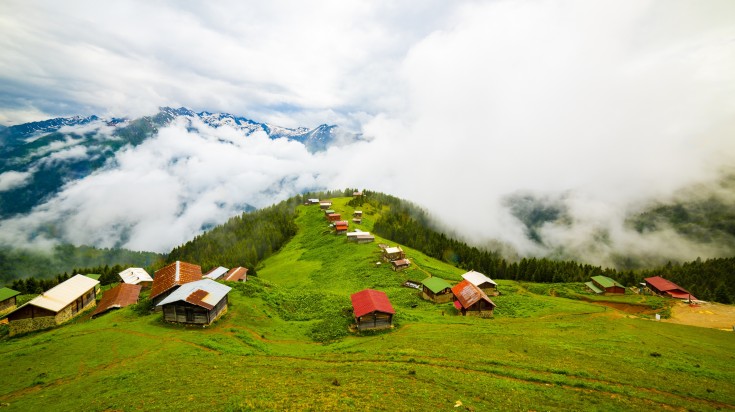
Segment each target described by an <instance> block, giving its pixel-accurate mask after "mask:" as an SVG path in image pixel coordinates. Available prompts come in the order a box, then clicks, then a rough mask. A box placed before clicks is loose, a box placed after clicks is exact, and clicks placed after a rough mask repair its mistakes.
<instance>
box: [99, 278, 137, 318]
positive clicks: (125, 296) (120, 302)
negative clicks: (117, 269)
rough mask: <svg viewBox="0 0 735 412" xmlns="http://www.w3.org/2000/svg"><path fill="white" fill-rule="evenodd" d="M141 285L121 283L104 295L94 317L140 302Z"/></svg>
mask: <svg viewBox="0 0 735 412" xmlns="http://www.w3.org/2000/svg"><path fill="white" fill-rule="evenodd" d="M141 288H142V286H141V285H132V284H129V283H121V284H119V285H117V286H115V287H114V288H112V289H110V290H108V291H107V292H105V294H104V295H102V299H101V300H100V303H98V304H97V309H95V310H94V312H93V313H92V316H97V315H99V314H101V313H103V312H107V311H108V310H110V309H114V308H124V307H125V306H129V305H132V304H133V303H136V302H138V296H139V295H140V289H141Z"/></svg>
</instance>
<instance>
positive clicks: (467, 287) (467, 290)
mask: <svg viewBox="0 0 735 412" xmlns="http://www.w3.org/2000/svg"><path fill="white" fill-rule="evenodd" d="M452 293H454V296H456V297H457V301H459V303H460V305H462V307H463V308H465V309H467V308H469V307H470V306H472V305H474V304H475V303H477V302H479V301H480V300H484V301H487V302H488V303H490V304H491V305H493V307H495V303H494V302H493V301H492V300H490V298H489V297H487V295H486V294H485V292H483V291H482V289H480V288H478V287H477V286H475V285H473V284H472V283H471V282H470V281H468V280H467V279H465V280H463V281H461V282H459V283H458V284H457V285H455V286H454V287H453V288H452Z"/></svg>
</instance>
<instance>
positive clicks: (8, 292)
mask: <svg viewBox="0 0 735 412" xmlns="http://www.w3.org/2000/svg"><path fill="white" fill-rule="evenodd" d="M18 295H20V292H18V291H17V290H13V289H10V288H2V289H0V302H2V301H4V300H6V299H10V298H12V297H13V296H18Z"/></svg>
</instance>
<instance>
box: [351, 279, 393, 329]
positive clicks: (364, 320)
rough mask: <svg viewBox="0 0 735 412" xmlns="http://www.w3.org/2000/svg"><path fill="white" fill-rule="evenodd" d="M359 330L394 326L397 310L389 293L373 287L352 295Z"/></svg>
mask: <svg viewBox="0 0 735 412" xmlns="http://www.w3.org/2000/svg"><path fill="white" fill-rule="evenodd" d="M350 299H351V300H352V310H353V312H354V314H355V323H356V325H357V329H358V330H364V329H387V328H391V327H392V326H393V315H395V313H396V311H395V310H394V309H393V306H392V305H391V304H390V300H388V295H386V294H385V292H381V291H378V290H373V289H365V290H362V291H360V292H357V293H354V294H352V295H351V296H350Z"/></svg>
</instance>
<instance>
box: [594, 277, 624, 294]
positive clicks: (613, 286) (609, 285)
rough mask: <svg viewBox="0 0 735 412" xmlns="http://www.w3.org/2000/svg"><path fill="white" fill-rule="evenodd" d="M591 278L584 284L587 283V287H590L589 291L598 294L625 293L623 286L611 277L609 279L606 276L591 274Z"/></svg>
mask: <svg viewBox="0 0 735 412" xmlns="http://www.w3.org/2000/svg"><path fill="white" fill-rule="evenodd" d="M591 279H592V280H591V281H589V282H586V283H585V285H587V287H588V288H590V290H591V291H593V292H595V293H597V294H598V295H601V294H603V293H605V294H608V293H609V294H620V295H621V294H625V286H623V285H621V284H620V283H618V282H616V281H615V280H613V279H610V278H609V277H607V276H592V278H591Z"/></svg>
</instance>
